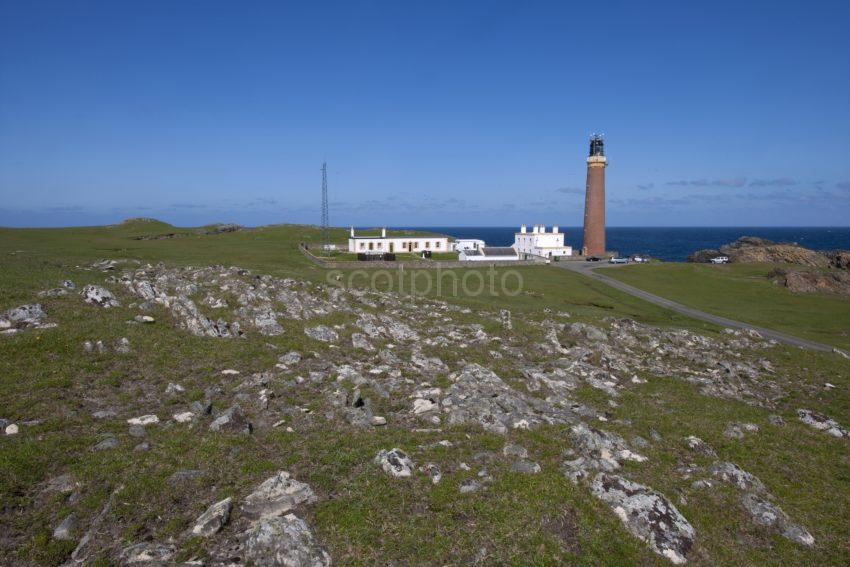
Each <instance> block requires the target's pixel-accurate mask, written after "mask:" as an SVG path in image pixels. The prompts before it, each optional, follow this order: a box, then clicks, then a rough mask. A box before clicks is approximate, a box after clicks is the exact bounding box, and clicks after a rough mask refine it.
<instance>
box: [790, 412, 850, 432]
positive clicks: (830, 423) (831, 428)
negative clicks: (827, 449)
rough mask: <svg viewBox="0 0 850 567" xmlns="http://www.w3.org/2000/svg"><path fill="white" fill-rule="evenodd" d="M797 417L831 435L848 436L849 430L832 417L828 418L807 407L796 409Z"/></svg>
mask: <svg viewBox="0 0 850 567" xmlns="http://www.w3.org/2000/svg"><path fill="white" fill-rule="evenodd" d="M797 417H799V418H800V421H802V422H803V423H805V424H806V425H810V426H811V427H814V428H815V429H817V430H819V431H823V432H824V433H827V434H829V435H832V436H833V437H850V431H847V430H846V429H844V428H843V427H841V426H840V425H839V424H838V422H836V421H835V420H834V419H830V418H828V417H827V416H825V415H823V414H822V413H818V412H816V411H812V410H807V409H798V410H797Z"/></svg>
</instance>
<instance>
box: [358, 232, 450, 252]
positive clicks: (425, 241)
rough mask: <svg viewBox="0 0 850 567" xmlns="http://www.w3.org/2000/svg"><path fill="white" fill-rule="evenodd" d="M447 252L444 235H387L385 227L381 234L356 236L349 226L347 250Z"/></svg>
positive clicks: (447, 245) (447, 242)
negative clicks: (349, 233) (349, 234)
mask: <svg viewBox="0 0 850 567" xmlns="http://www.w3.org/2000/svg"><path fill="white" fill-rule="evenodd" d="M425 250H430V251H431V252H448V250H449V239H448V238H447V237H445V236H415V237H414V236H391V237H388V236H387V229H386V228H382V229H381V236H356V235H355V234H354V227H351V236H349V237H348V251H349V252H354V253H356V254H385V253H390V254H394V253H397V252H423V251H425Z"/></svg>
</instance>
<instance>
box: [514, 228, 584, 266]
mask: <svg viewBox="0 0 850 567" xmlns="http://www.w3.org/2000/svg"><path fill="white" fill-rule="evenodd" d="M514 248H516V251H517V253H518V254H519V255H520V257H521V258H522V259H527V258H529V257H530V256H538V257H540V258H546V259H552V258H556V257H560V256H572V255H573V247H572V246H564V233H563V232H558V226H557V225H555V226H553V227H552V232H546V226H545V225H542V224H535V225H534V226H533V227H531V232H529V231H528V230H527V229H526V226H525V225H522V226H521V227H519V232H517V233H516V234H515V236H514Z"/></svg>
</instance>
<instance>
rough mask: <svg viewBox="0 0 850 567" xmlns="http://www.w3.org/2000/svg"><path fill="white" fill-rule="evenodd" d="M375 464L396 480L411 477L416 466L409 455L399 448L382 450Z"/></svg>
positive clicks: (376, 457)
mask: <svg viewBox="0 0 850 567" xmlns="http://www.w3.org/2000/svg"><path fill="white" fill-rule="evenodd" d="M375 463H376V464H377V465H379V466H380V467H381V469H382V470H383V471H384V472H385V473H387V474H388V475H391V476H394V477H396V478H402V477H409V476H410V475H411V474H413V469H414V467H415V465H414V464H413V461H411V460H410V457H408V456H407V453H405V452H404V451H402V450H401V449H398V448H393V449H391V450H389V451H387V450H385V449H381V450H380V451H378V454H377V455H376V456H375Z"/></svg>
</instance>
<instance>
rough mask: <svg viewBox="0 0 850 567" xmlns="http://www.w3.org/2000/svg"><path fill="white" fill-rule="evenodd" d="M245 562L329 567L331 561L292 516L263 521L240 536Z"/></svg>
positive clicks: (264, 564)
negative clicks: (241, 537)
mask: <svg viewBox="0 0 850 567" xmlns="http://www.w3.org/2000/svg"><path fill="white" fill-rule="evenodd" d="M242 550H243V555H244V559H245V560H246V561H247V562H248V563H249V564H252V565H263V566H265V567H276V566H280V567H329V566H330V565H331V558H330V555H328V553H327V552H326V551H325V550H324V549H322V548H321V547H320V546H319V544H318V543H317V542H316V538H315V537H314V536H313V533H312V532H311V531H310V528H309V526H307V524H306V522H304V520H302V519H301V518H299V517H297V516H296V515H295V514H287V515H285V516H278V517H275V518H266V519H263V520H260V521H258V522H256V523H255V524H254V525H252V526H251V527H250V528H249V529H248V530H247V531H246V532H245V533H244V534H243V548H242Z"/></svg>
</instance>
